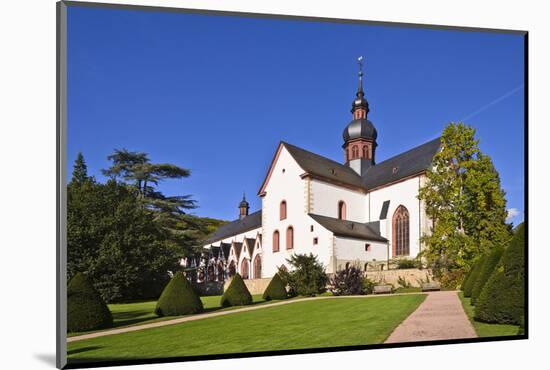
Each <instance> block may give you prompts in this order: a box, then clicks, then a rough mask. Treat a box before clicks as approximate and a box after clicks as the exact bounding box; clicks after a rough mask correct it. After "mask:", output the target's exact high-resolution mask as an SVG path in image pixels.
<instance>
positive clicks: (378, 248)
mask: <svg viewBox="0 0 550 370" xmlns="http://www.w3.org/2000/svg"><path fill="white" fill-rule="evenodd" d="M334 240H335V251H336V256H337V266H336V268H337V269H341V268H345V264H346V262H351V263H355V262H357V263H358V264H359V265H360V267H361V269H363V268H364V264H365V263H367V262H375V261H378V262H380V261H387V256H388V246H387V244H386V243H383V242H375V241H368V242H367V241H364V240H358V239H352V238H346V237H339V236H336V237H334ZM366 243H368V244H370V247H369V251H365V244H366Z"/></svg>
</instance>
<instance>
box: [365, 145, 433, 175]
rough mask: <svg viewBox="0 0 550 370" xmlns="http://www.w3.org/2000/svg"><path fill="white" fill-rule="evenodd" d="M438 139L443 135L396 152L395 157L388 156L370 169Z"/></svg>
mask: <svg viewBox="0 0 550 370" xmlns="http://www.w3.org/2000/svg"><path fill="white" fill-rule="evenodd" d="M436 140H441V136H438V137H436V138H435V139H432V140H428V141H426V142H424V143H422V144H420V145H417V146H415V147H412V148H410V149H409V150H406V151H404V152H401V153H399V154H396V155H394V156H393V157H389V158H386V159H384V160H383V161H382V162H379V163H377V164H376V165H374V166H372V167H370V168H369V170H370V169H371V168H373V167H376V166H380V165H381V164H382V163H384V162H387V161H391V160H392V159H395V158H397V157H400V156H402V155H405V154H408V153H410V152H412V151H413V150H415V149H418V148H420V147H422V146H424V145H428V144H431V143H433V142H434V141H436ZM367 173H368V171H367Z"/></svg>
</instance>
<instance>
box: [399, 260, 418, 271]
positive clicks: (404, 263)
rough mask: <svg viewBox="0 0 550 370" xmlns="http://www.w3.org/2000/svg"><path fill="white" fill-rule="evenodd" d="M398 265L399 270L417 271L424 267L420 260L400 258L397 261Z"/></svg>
mask: <svg viewBox="0 0 550 370" xmlns="http://www.w3.org/2000/svg"><path fill="white" fill-rule="evenodd" d="M396 264H397V269H416V268H421V267H422V265H421V264H420V261H419V260H416V259H408V258H400V259H398V260H397V261H396Z"/></svg>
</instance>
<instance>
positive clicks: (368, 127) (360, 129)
mask: <svg viewBox="0 0 550 370" xmlns="http://www.w3.org/2000/svg"><path fill="white" fill-rule="evenodd" d="M342 137H343V138H344V141H345V142H348V141H350V140H354V139H359V138H363V139H367V140H373V141H374V140H376V138H377V137H378V132H377V131H376V128H375V127H374V125H373V123H372V122H371V121H369V120H367V119H363V118H361V119H354V120H353V121H351V122H350V123H349V124H348V125H347V126H346V128H345V129H344V132H343V134H342Z"/></svg>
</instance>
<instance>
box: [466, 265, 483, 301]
mask: <svg viewBox="0 0 550 370" xmlns="http://www.w3.org/2000/svg"><path fill="white" fill-rule="evenodd" d="M485 258H486V257H485V256H481V257H480V258H479V259H478V260H477V262H476V263H475V264H474V266H473V267H472V273H471V274H470V277H469V278H468V281H467V282H466V284H465V285H464V297H471V296H472V289H473V288H474V284H475V282H476V281H477V277H478V276H479V272H480V271H481V269H482V268H483V263H484V262H485Z"/></svg>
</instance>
